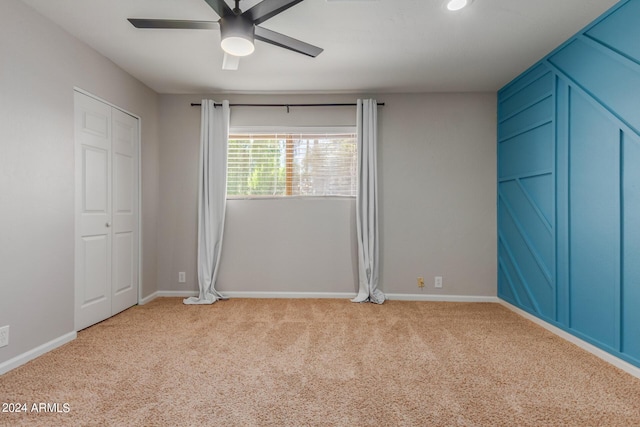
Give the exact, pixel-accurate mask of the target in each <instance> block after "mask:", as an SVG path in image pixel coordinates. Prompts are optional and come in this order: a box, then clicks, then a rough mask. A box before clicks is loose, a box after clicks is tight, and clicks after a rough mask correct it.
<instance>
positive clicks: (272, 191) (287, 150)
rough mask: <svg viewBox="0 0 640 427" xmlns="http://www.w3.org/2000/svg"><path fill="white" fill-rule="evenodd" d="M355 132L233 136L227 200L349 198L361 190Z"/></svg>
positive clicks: (229, 161) (238, 132)
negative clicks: (287, 197) (251, 198)
mask: <svg viewBox="0 0 640 427" xmlns="http://www.w3.org/2000/svg"><path fill="white" fill-rule="evenodd" d="M356 147H357V145H356V136H355V132H353V129H351V128H349V129H348V130H347V131H344V130H340V131H335V130H328V129H324V131H323V129H313V130H312V131H310V130H306V131H298V132H286V131H281V132H265V131H259V132H241V131H235V132H234V131H233V129H232V132H231V134H230V135H229V146H228V161H227V197H229V198H246V197H286V196H348V197H355V195H356V191H357V161H358V155H357V149H356Z"/></svg>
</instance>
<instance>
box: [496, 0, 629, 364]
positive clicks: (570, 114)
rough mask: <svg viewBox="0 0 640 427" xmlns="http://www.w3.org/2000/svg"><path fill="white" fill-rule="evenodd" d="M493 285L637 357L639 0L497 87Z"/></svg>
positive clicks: (552, 319) (582, 334) (532, 309)
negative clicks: (495, 278) (495, 268)
mask: <svg viewBox="0 0 640 427" xmlns="http://www.w3.org/2000/svg"><path fill="white" fill-rule="evenodd" d="M498 271H499V273H498V296H499V297H500V298H502V299H504V300H506V301H508V302H510V303H511V304H513V305H515V306H517V307H520V308H522V309H523V310H526V311H528V312H529V313H531V314H533V315H535V316H538V317H539V318H541V319H543V320H545V321H547V322H549V323H551V324H553V325H555V326H557V327H559V328H562V329H564V330H566V331H567V332H570V333H572V334H574V335H576V336H578V337H579V338H582V339H584V340H585V341H587V342H590V343H591V344H594V345H596V346H598V347H600V348H602V349H603V350H606V351H608V352H610V353H612V354H613V355H615V356H617V357H619V358H621V359H623V360H626V361H628V362H630V363H632V364H634V365H636V366H640V0H626V1H621V2H620V3H618V4H617V5H616V6H615V7H614V8H612V9H611V10H610V11H608V12H607V13H606V14H604V15H603V16H602V17H600V18H599V19H597V20H596V21H595V22H593V23H592V24H591V25H589V26H588V27H587V28H585V29H584V30H583V31H581V32H580V33H579V34H577V35H576V36H574V37H573V38H571V39H570V40H568V41H567V42H566V43H564V44H563V45H562V46H560V47H559V48H558V49H556V50H555V51H553V52H552V53H550V54H549V55H548V56H547V57H545V58H544V59H542V60H541V61H540V62H539V63H537V64H536V65H535V66H533V67H532V68H530V69H529V70H528V71H527V72H525V73H524V74H522V75H521V76H519V77H518V78H516V79H515V80H513V81H512V82H511V83H509V84H508V85H507V86H505V87H504V88H502V89H501V90H500V91H499V92H498Z"/></svg>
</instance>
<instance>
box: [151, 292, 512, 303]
mask: <svg viewBox="0 0 640 427" xmlns="http://www.w3.org/2000/svg"><path fill="white" fill-rule="evenodd" d="M219 292H220V293H221V294H222V295H224V296H226V297H228V298H274V299H276V298H298V299H301V298H317V299H325V298H334V299H353V298H355V297H356V295H357V294H356V293H350V292H253V291H229V292H226V291H219ZM385 295H386V297H387V299H388V300H390V301H430V302H492V303H497V302H499V301H500V300H499V299H498V297H490V296H475V295H422V294H385ZM193 296H198V291H157V292H154V293H152V294H151V295H149V296H146V297H145V298H143V299H142V300H140V305H144V304H148V303H150V302H151V301H153V300H154V299H156V298H161V297H174V298H177V297H183V298H187V297H193Z"/></svg>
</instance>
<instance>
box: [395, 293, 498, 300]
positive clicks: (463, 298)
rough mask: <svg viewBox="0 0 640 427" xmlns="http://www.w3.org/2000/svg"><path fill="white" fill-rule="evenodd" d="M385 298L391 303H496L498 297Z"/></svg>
mask: <svg viewBox="0 0 640 427" xmlns="http://www.w3.org/2000/svg"><path fill="white" fill-rule="evenodd" d="M385 296H386V297H387V299H388V300H391V301H430V302H498V297H483V296H475V295H425V294H385Z"/></svg>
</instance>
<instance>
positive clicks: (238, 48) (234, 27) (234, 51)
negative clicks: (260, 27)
mask: <svg viewBox="0 0 640 427" xmlns="http://www.w3.org/2000/svg"><path fill="white" fill-rule="evenodd" d="M220 35H221V36H222V41H221V42H220V46H221V47H222V50H224V51H225V52H227V53H228V54H229V55H233V56H247V55H251V54H252V53H253V51H254V50H255V46H254V40H255V27H254V25H253V22H251V21H249V20H246V19H244V18H242V16H239V15H238V16H228V17H224V18H222V19H221V20H220Z"/></svg>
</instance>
